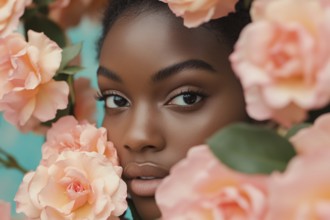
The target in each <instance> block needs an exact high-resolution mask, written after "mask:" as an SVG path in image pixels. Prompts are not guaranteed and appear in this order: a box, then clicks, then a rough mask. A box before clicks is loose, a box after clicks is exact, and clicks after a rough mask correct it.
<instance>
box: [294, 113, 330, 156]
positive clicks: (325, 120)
mask: <svg viewBox="0 0 330 220" xmlns="http://www.w3.org/2000/svg"><path fill="white" fill-rule="evenodd" d="M290 141H291V142H292V144H293V145H294V147H295V149H296V151H297V152H298V153H299V154H311V153H318V152H319V151H323V150H330V113H327V114H324V115H321V116H320V117H319V118H317V119H316V121H315V122H314V125H313V126H311V127H308V128H304V129H301V130H300V131H299V132H298V133H297V134H295V135H294V136H293V137H291V139H290Z"/></svg>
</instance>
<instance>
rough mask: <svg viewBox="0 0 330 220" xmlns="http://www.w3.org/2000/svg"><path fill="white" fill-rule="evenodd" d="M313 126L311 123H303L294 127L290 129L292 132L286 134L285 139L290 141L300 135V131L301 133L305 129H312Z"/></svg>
mask: <svg viewBox="0 0 330 220" xmlns="http://www.w3.org/2000/svg"><path fill="white" fill-rule="evenodd" d="M311 125H312V124H309V123H301V124H297V125H294V126H293V127H292V128H290V130H289V131H288V132H287V133H286V135H285V137H286V138H287V139H290V138H291V137H292V136H294V135H295V134H297V133H298V131H300V130H301V129H303V128H307V127H310V126H311Z"/></svg>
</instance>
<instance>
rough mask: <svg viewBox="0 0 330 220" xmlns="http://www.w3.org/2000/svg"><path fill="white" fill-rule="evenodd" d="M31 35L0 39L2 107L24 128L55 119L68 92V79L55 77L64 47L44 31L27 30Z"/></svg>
mask: <svg viewBox="0 0 330 220" xmlns="http://www.w3.org/2000/svg"><path fill="white" fill-rule="evenodd" d="M28 37H29V42H26V41H25V39H24V38H23V37H22V36H21V35H19V34H11V35H9V36H7V37H6V38H2V39H0V49H1V50H0V57H1V58H2V60H1V63H0V79H1V82H0V85H1V87H0V111H4V117H5V118H6V120H8V121H9V122H10V123H12V124H14V125H16V126H17V127H18V128H20V129H21V130H24V129H26V127H25V126H27V127H30V125H31V124H35V123H31V121H35V120H39V121H41V122H45V121H48V120H51V119H53V118H54V117H55V115H56V112H57V110H58V109H65V108H66V107H67V103H68V95H69V86H68V85H67V83H66V82H63V81H61V82H57V81H54V80H53V79H52V78H53V77H54V76H55V73H56V71H57V69H58V68H59V66H60V63H61V59H62V55H61V53H62V50H61V48H60V47H59V46H58V45H57V44H56V43H55V42H53V41H51V40H50V39H49V38H48V37H46V36H45V35H44V34H43V33H37V32H33V31H28ZM28 125H29V126H28Z"/></svg>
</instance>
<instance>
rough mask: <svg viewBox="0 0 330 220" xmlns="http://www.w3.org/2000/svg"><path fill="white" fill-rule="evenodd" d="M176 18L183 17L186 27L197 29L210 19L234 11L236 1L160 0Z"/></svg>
mask: <svg viewBox="0 0 330 220" xmlns="http://www.w3.org/2000/svg"><path fill="white" fill-rule="evenodd" d="M161 1H162V2H165V3H167V4H168V6H169V7H170V9H171V10H172V11H173V12H174V14H175V15H176V16H181V17H183V20H184V25H185V26H186V27H189V28H191V27H197V26H199V25H201V24H203V23H205V22H208V21H209V20H211V19H216V18H220V17H223V16H226V15H228V14H229V13H230V12H234V11H235V4H236V3H237V2H238V0H161Z"/></svg>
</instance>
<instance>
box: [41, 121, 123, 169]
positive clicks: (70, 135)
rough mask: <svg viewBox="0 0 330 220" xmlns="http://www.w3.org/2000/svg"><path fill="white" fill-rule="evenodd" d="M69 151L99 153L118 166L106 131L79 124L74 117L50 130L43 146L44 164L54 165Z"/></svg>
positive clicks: (82, 123) (85, 123)
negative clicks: (60, 156)
mask: <svg viewBox="0 0 330 220" xmlns="http://www.w3.org/2000/svg"><path fill="white" fill-rule="evenodd" d="M67 150H71V151H72V150H73V151H88V152H97V153H99V154H102V155H104V156H106V157H107V159H108V160H110V161H111V162H112V163H113V164H114V165H118V157H117V152H116V149H115V148H114V146H113V144H112V142H110V141H108V140H107V131H106V129H105V128H103V127H101V128H96V127H95V126H94V125H92V124H89V123H87V122H81V123H79V122H78V121H77V120H76V119H75V118H74V117H73V116H65V117H62V118H60V119H59V120H58V121H57V122H56V123H54V124H53V125H52V128H50V129H49V130H48V132H47V139H46V142H45V143H44V144H43V145H42V159H43V162H42V164H43V165H47V164H52V163H53V162H54V161H55V160H56V158H57V157H58V155H59V154H61V153H62V152H63V151H67Z"/></svg>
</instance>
